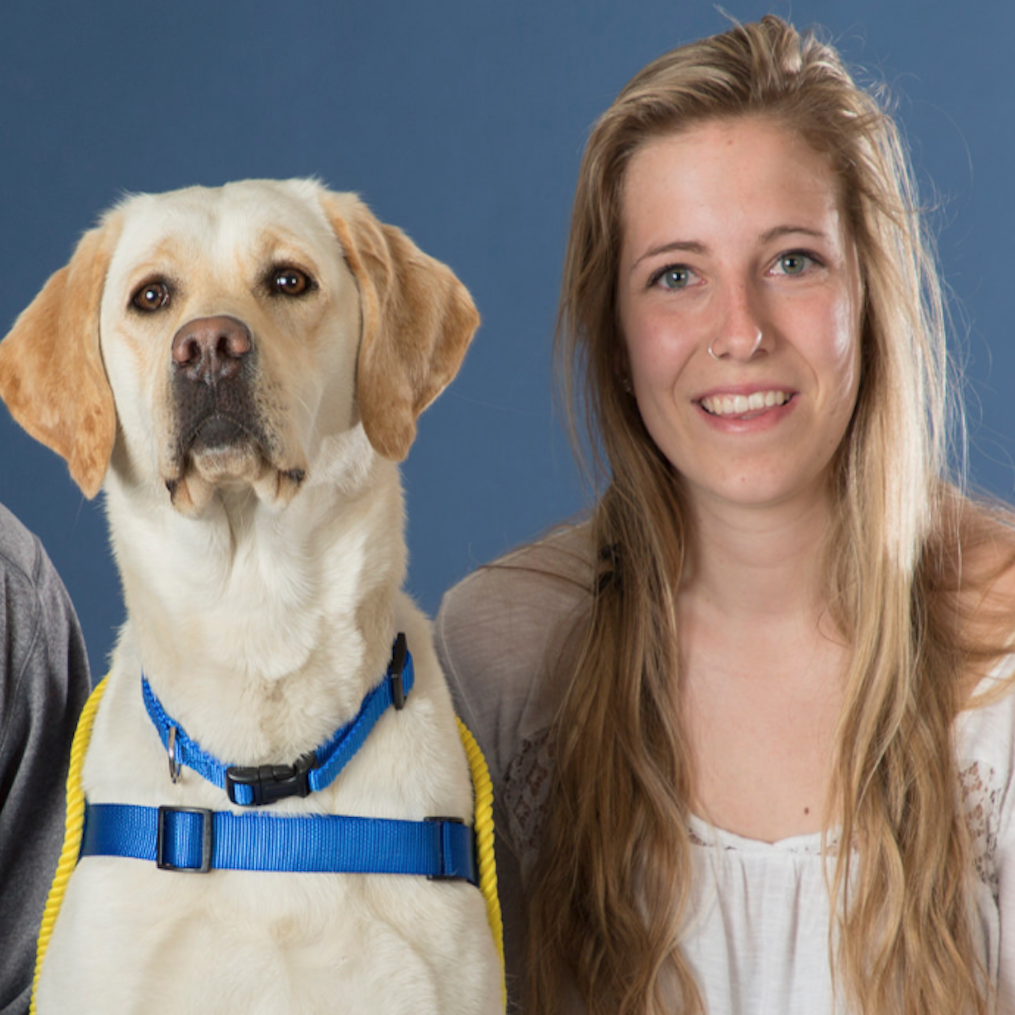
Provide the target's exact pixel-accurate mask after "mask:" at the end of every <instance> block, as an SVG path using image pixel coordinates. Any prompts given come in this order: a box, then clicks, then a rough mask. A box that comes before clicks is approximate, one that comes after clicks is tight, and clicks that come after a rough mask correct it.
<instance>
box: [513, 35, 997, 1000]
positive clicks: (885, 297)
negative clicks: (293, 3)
mask: <svg viewBox="0 0 1015 1015" xmlns="http://www.w3.org/2000/svg"><path fill="white" fill-rule="evenodd" d="M744 116H764V117H766V118H767V119H770V120H771V121H773V122H775V123H777V124H781V125H784V126H785V127H786V128H787V129H789V130H792V131H794V132H795V133H797V134H798V135H799V136H800V137H802V138H803V139H804V140H805V141H807V142H808V143H809V144H810V145H811V146H812V147H813V148H814V149H815V150H816V151H817V152H819V153H821V154H823V155H824V156H825V157H826V158H827V159H828V160H829V164H830V165H831V166H832V168H833V171H834V172H835V173H836V174H837V176H838V177H839V179H840V180H841V185H842V193H843V195H844V207H845V212H846V216H847V222H848V227H849V230H850V234H851V238H852V240H853V242H854V243H855V245H856V249H857V253H858V258H859V263H860V265H861V273H862V280H863V286H864V293H865V305H864V311H863V319H862V336H861V350H862V352H861V355H862V379H861V385H860V392H859V396H858V403H857V406H856V410H855V413H854V417H853V419H852V422H851V424H850V427H849V430H848V432H847V434H846V436H845V438H844V440H843V443H842V446H841V447H840V449H839V451H838V452H837V456H836V459H835V462H834V463H833V464H834V468H835V477H836V490H837V494H838V496H837V505H838V509H837V512H836V516H835V518H834V520H833V533H832V539H831V549H830V551H829V555H828V562H829V566H828V574H829V588H828V596H829V601H830V602H831V603H832V604H833V610H834V611H835V615H836V616H835V619H836V620H837V622H838V623H839V625H840V627H841V629H842V630H843V631H844V632H845V634H846V636H847V637H848V638H849V640H850V645H851V647H852V663H851V666H850V670H849V673H848V677H847V683H846V688H847V689H846V699H845V705H844V707H843V711H842V714H841V718H840V721H839V727H838V732H837V745H836V755H835V767H834V773H833V785H832V792H833V800H834V802H835V805H836V806H835V808H834V812H835V813H836V814H837V816H838V817H839V819H840V820H841V840H840V841H841V842H842V843H848V844H850V845H852V846H853V847H854V848H853V849H850V848H845V847H844V848H841V849H839V850H837V851H830V856H833V857H834V861H833V859H830V860H829V868H828V869H829V879H828V880H829V891H830V894H831V901H832V909H831V911H832V912H833V914H835V916H834V918H833V923H834V925H833V926H832V927H830V928H829V948H830V957H831V959H832V961H833V969H834V970H835V978H836V983H837V984H841V986H842V988H843V989H844V990H845V994H846V997H847V998H848V1000H849V1001H850V1003H851V1004H852V1005H853V1007H855V1009H856V1010H857V1011H858V1012H863V1013H877V1015H888V1013H893V1015H894V1013H906V1015H917V1013H920V1015H924V1013H926V1012H931V1011H933V1012H938V1011H940V1012H959V1011H961V1012H969V1013H974V1012H975V1013H980V1012H983V1011H985V1003H986V1002H985V998H984V991H985V986H984V981H983V973H982V970H981V968H980V965H979V963H978V961H977V958H976V952H975V948H974V944H973V935H972V930H971V927H970V923H969V915H968V906H969V888H968V885H967V880H966V879H967V873H968V869H969V863H968V852H969V850H968V843H967V837H968V836H967V832H966V829H965V824H964V820H963V816H962V814H961V813H960V804H959V802H958V793H957V789H956V774H955V770H954V760H953V758H954V755H953V749H952V733H951V730H952V721H953V719H954V716H955V714H956V711H957V710H958V708H959V707H961V700H962V698H961V695H962V692H961V680H960V674H961V671H962V667H963V666H964V665H965V664H966V662H968V659H969V652H967V651H966V650H965V649H963V648H962V647H961V646H960V644H959V641H960V637H961V636H960V634H959V633H958V627H959V625H958V623H957V621H956V620H955V616H956V614H955V611H954V610H952V611H951V612H949V610H947V609H944V608H942V607H941V605H940V600H941V595H940V593H942V592H948V591H949V590H950V591H954V590H955V589H956V588H957V586H958V584H959V562H958V547H959V544H960V539H961V538H962V537H961V533H962V532H963V531H968V532H969V533H970V534H972V533H973V532H974V530H977V525H979V526H980V528H979V530H977V531H985V529H984V526H985V525H986V522H983V523H982V524H981V523H980V522H978V521H977V519H981V521H982V517H985V516H982V517H981V515H979V514H977V512H976V511H975V510H972V511H971V510H969V504H968V502H967V501H966V500H965V499H964V498H963V497H962V496H961V495H960V494H959V493H957V492H956V490H955V488H954V487H952V486H950V485H949V484H947V483H946V482H945V480H944V478H943V477H944V474H945V469H946V462H947V452H948V448H947V439H948V433H949V430H948V418H947V417H948V397H949V391H950V390H951V389H950V387H949V384H948V382H947V357H946V352H945V327H944V314H943V309H942V307H943V304H942V298H941V292H940V286H939V282H938V277H937V271H936V264H935V260H934V256H933V251H932V247H931V245H930V243H929V241H928V238H927V236H926V235H925V231H924V225H923V216H922V215H921V214H920V211H919V208H918V204H917V198H916V194H915V190H914V187H913V184H912V175H911V172H910V168H909V164H908V159H907V155H906V151H905V147H904V145H903V144H902V142H901V140H900V138H899V134H898V131H897V128H896V126H895V124H894V122H893V121H892V119H891V117H890V116H889V115H888V114H887V113H886V112H885V110H884V109H883V108H882V105H881V104H880V102H879V100H878V99H877V97H876V96H874V95H872V94H871V93H870V92H868V91H865V90H863V89H861V88H859V87H857V86H856V85H855V84H854V82H853V80H852V78H851V77H850V75H849V73H848V72H847V71H846V69H845V68H844V66H843V64H842V62H841V60H840V59H839V56H838V54H837V53H836V52H835V50H834V49H832V48H831V47H830V46H828V45H826V44H824V43H822V42H821V41H819V40H818V39H817V38H816V37H815V36H814V35H813V34H807V35H804V36H802V37H801V36H800V35H798V33H797V32H796V31H795V30H794V29H793V28H792V27H791V26H790V25H788V24H786V23H785V22H783V21H781V20H780V19H778V18H776V17H771V16H769V17H766V18H764V19H763V20H761V21H760V22H758V23H756V24H747V25H738V26H736V27H734V28H732V29H731V30H730V31H727V32H725V33H723V34H721V35H717V36H714V37H712V38H708V39H705V40H703V41H700V42H697V43H694V44H691V45H688V46H684V47H681V48H679V49H677V50H674V51H672V52H670V53H667V54H666V55H664V56H662V57H660V58H659V59H658V60H656V61H655V62H653V63H652V64H650V65H649V66H648V67H646V68H645V69H644V70H642V71H641V72H640V73H639V74H638V75H637V76H636V77H635V78H634V79H633V80H632V81H631V82H630V83H629V84H628V85H627V86H626V87H625V88H624V90H623V91H622V92H621V93H620V95H619V96H618V98H617V99H616V101H615V102H614V103H613V105H612V106H611V107H610V109H608V110H607V112H606V113H605V114H604V115H603V116H602V117H601V118H600V120H599V121H598V122H597V123H596V125H595V127H594V129H593V131H592V134H591V136H590V139H589V141H588V144H587V146H586V149H585V154H584V158H583V161H582V166H581V170H580V174H579V180H578V187H577V193H576V197H575V203H574V212H573V217H572V227H571V235H570V240H569V245H568V252H567V259H566V264H565V270H564V281H563V293H562V301H561V315H560V327H559V329H558V348H557V355H558V365H559V366H561V367H562V368H563V369H562V377H563V384H564V388H565V391H564V394H565V399H566V402H567V405H568V407H569V409H570V411H571V418H572V420H574V419H575V416H576V414H577V412H578V408H577V407H578V403H579V402H580V401H583V402H584V410H585V414H586V422H587V426H588V431H589V434H590V435H591V440H592V446H593V451H594V454H595V456H596V460H597V462H598V465H599V468H600V469H601V471H602V472H603V473H604V474H605V475H607V476H608V477H609V485H608V487H607V488H606V490H605V492H604V493H603V495H602V496H601V497H600V499H599V501H598V503H597V506H596V508H595V512H594V515H593V518H592V522H591V527H592V538H593V540H594V546H595V548H596V551H597V553H598V555H599V562H600V577H599V581H598V583H597V585H596V587H595V588H594V589H593V590H592V599H591V607H590V612H589V615H588V617H587V618H586V620H585V621H584V622H583V623H582V625H581V627H580V629H577V630H576V631H575V632H574V637H573V644H574V645H575V651H574V652H573V653H572V654H571V655H569V656H567V657H565V658H567V659H568V660H569V662H567V663H563V662H562V664H561V665H562V666H566V667H567V672H568V676H569V681H570V683H569V690H568V692H567V694H566V696H565V699H564V702H563V705H562V707H561V710H560V712H559V714H558V715H557V717H556V719H555V721H554V725H553V730H552V743H553V750H554V759H555V773H554V781H553V787H552V791H551V801H550V805H549V809H548V818H547V828H546V833H545V837H544V840H543V842H542V845H541V848H540V852H539V857H538V860H537V863H536V867H535V871H534V874H533V879H532V883H531V893H530V898H531V904H530V928H529V940H530V955H529V966H530V973H531V1003H532V1011H533V1013H534V1015H542V1013H544V1012H552V1011H554V1010H555V1008H556V1006H557V1000H556V999H557V998H558V997H559V992H560V990H561V986H562V983H563V982H564V981H565V980H567V979H570V980H571V981H573V982H574V983H575V984H576V985H577V987H578V990H579V992H580V993H581V995H582V997H583V998H584V1000H585V1002H586V1004H587V1006H588V1008H589V1010H590V1012H591V1013H593V1015H598V1013H604V1015H605V1013H607V1012H609V1013H610V1015H615V1013H618V1015H635V1013H637V1015H650V1013H651V1015H656V1013H659V1015H661V1013H662V1012H663V1010H664V999H665V998H667V997H672V996H673V995H674V994H675V995H676V996H678V997H679V998H680V1004H681V1010H682V1011H685V1012H700V1011H703V1010H704V1008H703V1002H702V998H701V995H700V992H699V990H698V987H697V985H696V984H695V981H694V978H693V975H692V973H691V971H690V969H689V967H688V966H687V964H686V962H685V961H684V960H683V958H682V956H681V952H680V948H679V940H680V934H681V930H682V927H683V925H684V922H685V919H686V917H687V904H688V898H689V887H690V886H689V880H690V842H689V836H688V831H687V828H688V821H687V819H688V816H689V800H690V796H691V789H692V777H691V771H690V767H691V766H690V752H689V748H688V744H687V740H686V735H685V732H684V730H683V729H682V727H681V722H680V714H681V709H680V700H679V687H680V680H679V669H678V651H677V630H676V620H675V618H676V596H677V586H678V583H679V577H680V575H681V573H682V570H683V560H684V552H685V547H686V545H687V535H686V532H685V529H686V518H687V514H686V511H685V509H684V506H683V505H682V504H681V497H680V492H679V485H678V484H677V483H675V482H674V474H673V469H672V466H671V465H670V464H669V462H668V461H667V460H666V459H665V458H664V456H663V455H662V454H661V452H660V451H659V449H658V448H657V447H656V446H655V444H654V443H653V442H652V440H651V439H650V438H649V436H648V434H647V432H646V430H645V428H644V426H643V424H642V421H641V418H640V416H639V414H638V410H637V406H636V404H635V403H634V400H633V399H632V398H631V397H630V396H629V395H628V394H626V393H625V392H624V391H623V390H622V388H621V385H620V383H619V379H618V371H617V363H618V350H619V349H622V346H623V342H622V336H621V334H620V330H619V326H618V321H617V308H616V284H617V261H618V257H619V251H620V246H621V226H622V222H621V196H622V193H621V192H622V187H623V182H624V173H625V170H626V167H627V165H628V164H629V162H630V159H631V157H632V155H633V154H634V153H635V152H637V151H638V150H639V149H640V147H641V146H642V145H644V144H645V143H646V141H648V140H650V139H652V138H654V137H658V136H660V135H667V134H672V133H674V132H679V131H681V130H684V129H687V127H688V126H690V125H694V124H696V123H701V122H703V121H705V120H715V119H717V118H721V119H735V118H738V117H744ZM576 376H577V379H578V380H577V383H578V384H579V385H582V383H583V391H582V393H581V396H580V397H579V393H578V391H577V390H576V382H575V378H576ZM582 377H583V378H584V380H583V382H582ZM847 884H848V885H849V891H848V893H847V890H846V886H847ZM847 894H848V896H849V900H848V904H847V902H846V896H847ZM837 989H838V988H837Z"/></svg>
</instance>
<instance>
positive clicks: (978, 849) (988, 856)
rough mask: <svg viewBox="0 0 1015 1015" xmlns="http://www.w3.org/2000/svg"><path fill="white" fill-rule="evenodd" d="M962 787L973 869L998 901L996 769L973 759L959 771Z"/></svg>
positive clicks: (998, 796) (998, 792)
mask: <svg viewBox="0 0 1015 1015" xmlns="http://www.w3.org/2000/svg"><path fill="white" fill-rule="evenodd" d="M959 790H960V792H961V794H962V809H963V811H964V812H965V815H966V825H967V827H968V828H969V841H970V846H971V853H972V857H971V858H972V862H973V870H974V871H975V873H976V876H977V878H978V879H979V880H980V881H982V882H983V884H985V885H986V886H987V887H988V888H989V889H990V891H991V894H992V895H993V896H994V900H995V901H997V891H998V877H997V867H996V862H995V861H996V856H997V832H998V804H999V802H1000V799H1001V786H1000V783H999V780H998V777H997V772H996V771H995V770H994V769H993V768H981V766H980V763H979V762H976V761H974V762H973V763H972V764H971V765H969V766H968V767H967V768H963V769H961V770H960V771H959Z"/></svg>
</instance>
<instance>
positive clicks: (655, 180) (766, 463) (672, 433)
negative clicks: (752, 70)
mask: <svg viewBox="0 0 1015 1015" xmlns="http://www.w3.org/2000/svg"><path fill="white" fill-rule="evenodd" d="M622 201H623V203H622V223H623V236H622V247H621V257H620V268H619V278H618V308H619V315H620V324H621V330H622V334H623V336H624V344H625V350H626V356H627V368H628V370H629V372H630V379H631V382H632V385H633V388H634V397H635V398H636V399H637V402H638V409H639V411H640V413H641V417H642V419H643V420H644V422H645V426H646V428H647V429H648V432H649V434H650V435H651V436H652V439H653V440H654V441H655V442H656V444H657V445H658V446H659V448H660V450H661V451H662V452H663V454H665V455H666V457H667V458H668V459H669V461H670V462H671V464H672V465H673V466H674V468H675V469H677V471H678V472H679V473H680V474H681V476H682V477H683V480H684V483H685V486H686V490H687V492H688V493H689V495H690V496H691V498H692V500H693V501H695V502H696V503H698V505H699V506H707V505H708V504H709V503H714V502H715V501H717V500H718V501H723V502H728V503H735V504H741V505H745V506H748V505H750V506H765V505H773V504H780V503H785V502H787V501H790V500H793V499H798V498H801V497H804V498H806V497H825V496H827V492H828V484H827V480H828V475H829V469H830V462H831V459H832V456H833V455H834V453H835V450H836V448H837V447H838V446H839V443H840V442H841V441H842V438H843V435H844V433H845V431H846V428H847V426H848V424H849V420H850V417H851V416H852V413H853V407H854V405H855V404H856V396H857V386H858V383H859V377H860V335H859V332H860V314H861V306H862V293H861V284H860V276H859V270H858V266H857V257H856V250H855V248H854V245H853V242H852V239H851V238H850V236H849V234H848V231H847V226H846V222H845V218H844V215H843V213H842V209H841V199H840V191H839V186H838V183H837V180H836V178H835V175H834V174H833V172H832V170H831V168H830V166H829V165H828V163H827V162H826V160H825V159H824V158H823V157H822V156H821V155H819V154H818V153H817V152H815V151H814V150H813V149H812V148H810V147H809V146H808V145H807V143H806V142H804V141H803V140H801V139H800V138H799V137H797V136H795V135H794V134H792V133H790V132H789V131H788V130H787V129H785V128H784V127H781V126H779V125H777V124H775V123H774V122H772V121H770V120H765V119H761V118H745V119H738V120H733V121H706V122H705V123H703V124H701V125H699V126H696V127H694V128H692V129H690V130H687V131H684V132H681V133H679V134H674V135H670V136H666V137H662V138H658V139H655V140H653V141H650V142H649V143H648V144H646V145H645V146H644V147H643V148H641V149H639V151H638V152H636V153H635V155H634V156H633V157H632V159H631V162H630V164H629V166H628V169H627V175H626V178H625V181H624V190H623V198H622Z"/></svg>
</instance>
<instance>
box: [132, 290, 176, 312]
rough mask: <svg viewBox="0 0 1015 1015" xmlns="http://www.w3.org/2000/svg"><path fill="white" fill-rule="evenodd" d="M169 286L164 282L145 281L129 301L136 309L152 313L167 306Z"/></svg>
mask: <svg viewBox="0 0 1015 1015" xmlns="http://www.w3.org/2000/svg"><path fill="white" fill-rule="evenodd" d="M170 295H171V294H170V292H169V286H167V285H166V283H165V282H146V283H145V284H144V285H143V286H141V288H140V289H138V291H137V292H136V293H134V295H133V297H132V298H131V303H133V305H134V306H135V307H137V309H138V310H144V311H145V312H146V313H149V314H150V313H152V312H153V311H155V310H161V309H162V308H163V307H165V306H168V304H169V298H170Z"/></svg>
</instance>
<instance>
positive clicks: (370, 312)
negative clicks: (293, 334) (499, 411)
mask: <svg viewBox="0 0 1015 1015" xmlns="http://www.w3.org/2000/svg"><path fill="white" fill-rule="evenodd" d="M321 202H322V205H323V207H324V210H325V213H326V214H327V215H328V218H329V219H330V220H331V225H332V228H333V229H334V230H335V233H336V235H337V236H338V239H339V242H340V243H341V244H342V247H343V249H344V250H345V257H346V262H347V263H348V265H349V268H350V270H351V271H352V273H353V275H354V276H355V278H356V281H357V283H358V284H359V290H360V300H361V303H362V314H363V336H362V339H361V342H360V350H359V360H358V363H357V368H356V390H357V398H358V401H359V409H360V418H361V419H362V420H363V428H364V430H366V434H367V437H368V438H369V440H370V443H371V444H372V445H373V447H374V449H375V450H376V451H377V452H378V453H379V454H381V455H383V456H384V457H385V458H390V459H392V460H394V461H398V462H400V461H401V460H402V459H403V458H405V456H406V455H407V454H408V453H409V447H410V445H411V444H412V442H413V439H414V438H415V436H416V420H417V418H418V417H419V414H420V413H421V412H422V411H423V410H424V409H425V408H426V407H427V406H428V405H429V404H430V403H431V402H432V401H433V400H434V399H435V398H436V397H437V396H438V395H439V394H440V393H441V392H442V391H443V390H444V388H445V386H446V385H447V384H448V383H449V382H450V381H451V379H452V378H453V377H454V376H455V374H456V373H458V368H459V367H460V366H461V363H462V359H463V358H464V356H465V350H466V349H467V348H468V346H469V342H470V341H472V336H473V335H474V334H475V332H476V328H477V327H479V313H478V312H477V311H476V307H475V304H474V303H473V302H472V297H471V296H470V295H469V292H468V290H467V289H466V288H465V286H464V285H462V283H461V282H459V281H458V279H457V278H456V277H455V275H454V273H453V272H452V271H451V269H450V268H448V267H447V266H446V265H444V264H441V262H440V261H436V260H434V259H433V258H432V257H429V256H427V255H426V254H424V253H423V251H421V250H420V249H419V248H418V247H417V246H416V245H415V244H414V243H413V242H412V240H410V239H409V238H408V237H407V236H406V235H405V234H404V233H403V232H402V231H401V230H399V229H396V228H395V227H394V226H388V225H384V224H383V223H381V222H379V221H378V220H377V219H376V218H375V217H374V215H373V214H372V213H371V212H370V211H369V209H368V208H367V207H366V205H365V204H363V202H362V201H360V200H359V199H358V198H357V197H355V195H352V194H333V193H327V192H325V193H323V194H322V195H321Z"/></svg>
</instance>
